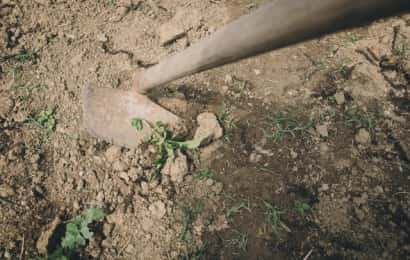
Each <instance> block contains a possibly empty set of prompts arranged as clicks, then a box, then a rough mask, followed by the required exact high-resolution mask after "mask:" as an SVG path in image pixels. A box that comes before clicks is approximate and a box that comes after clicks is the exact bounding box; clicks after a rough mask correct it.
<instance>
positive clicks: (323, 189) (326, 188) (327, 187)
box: [319, 183, 329, 191]
mask: <svg viewBox="0 0 410 260" xmlns="http://www.w3.org/2000/svg"><path fill="white" fill-rule="evenodd" d="M319 190H320V191H328V190H329V184H327V183H323V184H322V186H321V187H320V189H319Z"/></svg>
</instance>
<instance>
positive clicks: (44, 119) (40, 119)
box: [32, 107, 56, 133]
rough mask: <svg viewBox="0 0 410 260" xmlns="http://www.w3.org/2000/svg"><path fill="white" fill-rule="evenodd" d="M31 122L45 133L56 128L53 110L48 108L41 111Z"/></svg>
mask: <svg viewBox="0 0 410 260" xmlns="http://www.w3.org/2000/svg"><path fill="white" fill-rule="evenodd" d="M32 120H33V121H34V122H35V123H36V125H37V126H39V127H40V128H42V129H44V130H45V131H46V132H47V133H51V132H53V131H54V129H55V127H56V119H55V108H54V107H49V108H48V109H47V110H43V111H41V112H40V114H38V115H37V116H35V117H34V119H32Z"/></svg>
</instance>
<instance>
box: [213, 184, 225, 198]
mask: <svg viewBox="0 0 410 260" xmlns="http://www.w3.org/2000/svg"><path fill="white" fill-rule="evenodd" d="M211 189H212V191H213V192H214V193H215V194H216V195H219V194H221V192H222V190H223V184H222V183H221V182H217V183H215V185H213V186H212V188H211Z"/></svg>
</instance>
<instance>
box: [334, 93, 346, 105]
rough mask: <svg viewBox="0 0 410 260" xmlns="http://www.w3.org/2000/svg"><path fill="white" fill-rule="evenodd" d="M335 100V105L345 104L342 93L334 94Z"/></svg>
mask: <svg viewBox="0 0 410 260" xmlns="http://www.w3.org/2000/svg"><path fill="white" fill-rule="evenodd" d="M335 99H336V104H338V105H343V104H344V103H345V102H346V100H345V94H344V93H343V92H337V93H336V94H335Z"/></svg>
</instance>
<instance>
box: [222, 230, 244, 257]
mask: <svg viewBox="0 0 410 260" xmlns="http://www.w3.org/2000/svg"><path fill="white" fill-rule="evenodd" d="M234 232H235V234H234V237H233V238H232V239H229V240H228V241H227V242H228V243H229V244H230V245H232V246H234V247H237V248H238V249H239V250H240V251H242V252H243V253H245V252H246V251H247V247H248V240H249V235H248V234H247V233H241V232H240V231H238V230H234Z"/></svg>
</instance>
